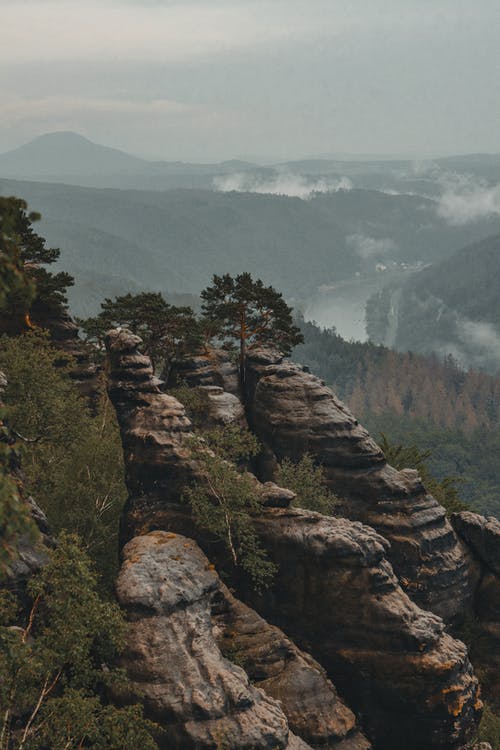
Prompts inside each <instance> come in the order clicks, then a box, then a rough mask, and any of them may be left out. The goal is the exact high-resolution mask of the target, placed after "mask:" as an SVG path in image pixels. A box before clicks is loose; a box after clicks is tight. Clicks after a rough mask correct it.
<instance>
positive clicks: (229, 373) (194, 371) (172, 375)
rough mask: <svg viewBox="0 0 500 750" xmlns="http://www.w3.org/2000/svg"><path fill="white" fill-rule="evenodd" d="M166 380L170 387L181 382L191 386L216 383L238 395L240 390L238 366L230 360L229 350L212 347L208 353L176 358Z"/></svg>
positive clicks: (228, 391)
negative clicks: (224, 350)
mask: <svg viewBox="0 0 500 750" xmlns="http://www.w3.org/2000/svg"><path fill="white" fill-rule="evenodd" d="M162 377H163V376H162ZM165 381H166V383H167V386H168V387H173V386H176V385H179V384H180V383H186V384H187V385H189V386H194V385H197V386H198V385H201V386H205V385H215V386H219V388H223V389H224V390H225V391H226V392H227V393H232V394H233V395H236V396H237V395H238V394H239V392H240V387H239V379H238V368H237V366H236V364H235V363H234V362H231V361H230V359H229V358H228V355H227V352H223V351H221V350H220V349H210V350H209V351H208V352H207V353H206V354H198V355H196V356H193V357H186V358H185V359H179V360H175V361H174V362H172V363H171V365H170V367H169V371H168V375H167V377H166V378H165Z"/></svg>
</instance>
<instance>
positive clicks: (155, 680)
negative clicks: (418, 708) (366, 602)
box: [117, 531, 369, 750]
mask: <svg viewBox="0 0 500 750" xmlns="http://www.w3.org/2000/svg"><path fill="white" fill-rule="evenodd" d="M123 558H124V560H123V565H122V569H121V572H120V575H119V577H118V581H117V595H118V599H119V601H120V603H121V605H122V607H123V608H124V609H125V611H126V612H127V614H128V618H129V623H130V624H129V630H128V648H127V649H126V651H125V654H124V657H123V666H124V667H125V668H126V670H127V672H128V675H129V677H130V679H131V682H132V686H133V688H134V689H135V690H139V691H140V694H141V696H142V700H143V702H144V706H145V710H146V713H147V715H148V716H149V717H150V718H151V719H153V720H155V721H156V722H158V723H159V724H160V726H161V727H162V729H163V732H162V734H161V735H160V736H159V737H158V743H159V746H160V748H172V747H178V748H182V749H183V750H190V748H192V749H193V750H203V749H204V748H206V749H207V750H213V749H214V748H216V747H224V748H227V749H228V750H233V748H234V749H235V750H236V749H237V750H243V749H248V750H250V749H251V750H281V749H282V748H283V749H285V748H288V749H289V750H307V748H309V750H310V745H308V744H306V743H305V742H304V741H303V740H301V739H299V738H298V737H297V736H295V735H294V734H292V732H290V729H289V724H288V721H287V718H286V715H285V713H286V703H287V698H288V703H290V700H291V701H292V703H293V707H292V711H291V713H292V715H293V718H294V719H295V723H297V724H298V725H299V726H303V725H304V718H305V717H304V706H303V707H302V709H301V707H300V706H299V705H297V704H296V703H295V702H293V699H294V698H295V697H297V695H300V689H301V687H302V690H306V689H307V688H308V687H309V686H310V685H311V683H312V684H313V685H314V687H315V688H316V690H317V691H318V692H319V693H321V696H322V697H323V699H324V705H320V702H319V700H318V698H317V697H315V696H314V695H310V696H308V698H306V700H308V702H309V705H311V709H312V711H313V712H314V711H315V712H316V719H317V723H316V725H314V723H312V726H313V731H312V734H314V730H316V735H315V736H319V738H320V740H321V741H322V743H321V744H322V747H325V748H328V747H333V745H328V744H325V737H326V739H327V740H328V737H327V736H326V729H329V730H331V731H332V733H333V731H334V730H339V728H340V733H341V736H342V737H344V736H345V734H346V728H350V729H351V730H352V729H353V726H354V717H353V715H352V714H351V712H350V711H349V710H348V709H347V708H345V707H344V706H343V705H342V704H340V701H338V698H337V697H336V695H335V693H334V691H333V688H331V686H330V683H328V681H327V680H326V678H325V676H324V674H323V672H322V671H321V669H320V668H319V666H318V665H315V664H314V662H313V661H312V660H309V661H307V660H306V658H305V657H302V656H301V655H300V652H298V649H294V647H293V646H292V645H291V644H290V642H289V641H288V640H287V639H285V638H284V636H283V634H281V633H279V631H277V630H274V633H273V635H274V636H275V637H276V642H275V643H274V644H270V643H269V642H268V643H266V644H264V645H265V646H267V650H266V651H265V653H264V651H263V650H262V649H259V648H258V647H255V646H253V649H252V648H243V647H242V651H241V658H245V659H246V660H247V661H248V660H250V659H251V658H252V657H251V654H252V653H254V654H255V657H254V669H255V671H258V670H260V672H259V674H260V677H261V678H262V675H263V674H264V675H266V676H269V673H274V677H275V679H276V680H277V681H279V680H280V678H281V688H282V691H283V697H284V699H285V700H284V702H283V706H282V705H280V703H279V702H278V701H277V700H275V699H274V698H273V697H270V696H271V695H272V693H273V691H272V685H269V687H270V688H271V689H270V690H266V691H265V692H264V690H261V689H259V688H258V687H256V686H255V685H254V684H252V683H251V682H250V680H249V676H248V675H247V674H246V672H245V671H244V670H243V669H242V668H241V667H239V666H237V665H236V664H234V663H233V662H232V661H230V660H229V659H227V658H225V657H224V656H223V655H222V653H221V650H220V648H219V645H218V644H217V640H216V632H217V631H218V630H220V629H221V627H220V626H221V622H224V625H223V630H224V632H226V630H227V626H228V624H229V620H231V627H234V628H235V629H236V631H238V630H239V629H240V627H241V624H242V622H244V623H245V624H246V625H247V631H248V626H249V624H250V627H251V629H252V632H254V633H255V632H258V631H259V630H260V631H262V629H263V628H264V629H265V627H266V626H265V624H264V623H263V622H262V621H261V620H260V618H258V617H257V615H255V614H254V613H251V611H249V610H248V609H247V608H243V605H240V606H239V607H238V605H237V603H236V602H235V600H234V598H233V597H232V596H231V594H230V593H229V592H228V590H227V589H226V588H225V587H224V586H223V585H222V584H221V581H220V579H219V577H218V575H217V573H216V572H215V571H214V569H213V565H211V564H210V563H209V561H208V560H207V558H206V557H205V555H204V554H203V553H202V552H201V550H200V549H199V547H198V546H197V545H196V544H195V543H194V542H193V541H192V540H190V539H187V538H186V537H182V536H177V535H175V534H172V533H167V532H161V531H157V532H152V533H150V534H148V535H145V536H138V537H135V538H134V539H133V540H132V541H130V542H129V543H128V544H127V545H126V546H125V548H124V550H123ZM214 609H217V611H218V614H217V615H215V616H214V613H213V612H214ZM228 612H229V613H231V612H233V613H234V612H236V614H235V616H234V617H233V618H231V617H230V615H229V617H228ZM214 619H215V620H216V621H217V623H218V625H216V626H215V627H214ZM221 637H222V639H223V640H224V636H221ZM268 640H269V639H268ZM280 647H281V652H280V650H279V649H280ZM287 649H288V651H287ZM288 652H289V655H290V659H292V660H293V659H295V660H296V661H297V662H298V663H299V667H298V669H296V670H295V671H290V668H289V666H288V665H285V664H283V663H282V662H284V660H285V656H286V655H288ZM280 656H281V660H280V658H279V657H280ZM300 667H302V674H300ZM299 676H300V679H301V682H300V680H299ZM290 681H295V685H293V686H291V685H290V684H288V683H289V682H290ZM260 684H263V681H262V679H261V680H260ZM291 687H293V688H294V693H295V695H294V696H293V697H292V698H291V699H290V698H289V696H288V692H289V691H290V688H291ZM276 690H277V687H276ZM276 690H275V691H274V692H276ZM121 697H122V699H123V698H124V696H123V694H122V696H121ZM304 697H305V696H304ZM306 705H307V704H306ZM318 708H320V709H321V710H320V712H319V716H318ZM284 709H285V710H284ZM335 709H336V713H337V715H335V714H334V711H335ZM329 710H331V711H332V715H330V714H329ZM335 719H336V720H337V722H338V725H336V724H335ZM337 738H338V737H337ZM335 747H338V748H342V750H365V749H366V748H368V747H369V745H368V743H367V742H366V741H364V740H363V738H362V737H361V736H360V735H359V734H358V733H356V735H355V736H353V738H352V740H348V741H347V744H345V743H343V744H335Z"/></svg>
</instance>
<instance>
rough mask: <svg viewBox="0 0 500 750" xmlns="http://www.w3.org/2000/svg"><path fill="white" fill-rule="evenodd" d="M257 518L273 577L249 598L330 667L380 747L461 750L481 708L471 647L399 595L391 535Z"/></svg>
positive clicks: (332, 521) (287, 515)
mask: <svg viewBox="0 0 500 750" xmlns="http://www.w3.org/2000/svg"><path fill="white" fill-rule="evenodd" d="M256 524H257V528H258V533H259V537H260V539H261V541H262V542H263V543H264V545H265V547H266V549H267V550H268V553H269V556H270V557H271V559H272V560H273V561H274V562H275V563H277V564H278V573H277V576H276V581H275V584H274V586H273V588H272V590H271V591H270V592H269V593H268V594H266V595H265V596H263V597H261V598H260V599H258V600H257V599H254V600H253V603H254V604H255V605H256V606H257V607H258V608H259V611H261V612H262V614H263V615H264V616H266V617H268V618H270V619H271V620H273V621H274V622H276V623H277V624H278V625H280V626H282V627H286V631H287V633H288V634H289V635H290V636H291V637H293V639H294V641H295V642H297V643H298V644H299V645H300V646H301V647H302V648H305V649H306V650H307V651H309V652H311V653H312V654H313V656H315V658H317V659H318V661H319V662H320V663H321V664H322V665H323V666H325V667H326V669H327V672H328V673H329V674H330V675H332V676H333V678H334V681H335V684H336V685H337V687H338V688H339V689H340V690H341V692H342V694H343V695H344V696H345V697H346V698H347V700H348V703H349V705H350V706H351V707H352V708H354V709H355V711H356V713H357V714H358V715H360V716H362V717H363V721H364V726H365V728H366V729H368V734H369V736H371V737H373V738H375V739H376V742H375V745H376V747H377V748H379V747H380V748H383V750H392V749H393V750H396V749H399V748H401V747H405V748H415V750H417V749H418V750H420V748H424V747H425V748H459V747H467V746H468V743H469V742H470V741H471V740H472V739H473V736H474V728H475V726H476V722H477V718H478V713H479V711H480V708H481V704H480V701H479V700H478V685H477V681H476V679H475V677H474V675H473V672H472V668H471V665H470V662H469V659H468V656H467V650H466V648H465V646H464V645H463V644H462V643H460V642H459V641H456V640H454V639H452V638H451V637H450V636H449V635H447V634H446V633H445V630H444V623H443V621H442V620H441V619H440V618H439V617H437V616H436V615H434V614H432V613H430V612H425V611H423V610H422V609H420V608H419V607H418V606H417V605H416V604H415V603H414V602H413V601H412V600H411V599H410V598H409V597H408V596H407V595H406V594H405V593H404V592H403V591H402V589H401V587H400V586H399V582H398V580H397V578H396V576H395V575H394V572H393V570H392V567H391V565H390V564H389V562H388V561H387V559H386V554H387V551H388V547H389V545H388V543H387V541H386V540H385V539H384V538H383V537H381V536H380V535H378V534H377V533H376V532H375V531H373V530H372V529H370V528H368V527H367V526H364V525H362V524H360V523H353V522H351V521H348V520H346V519H339V518H326V517H324V516H321V515H319V514H316V513H311V512H307V511H301V510H298V509H269V510H268V511H267V512H266V514H265V515H263V516H262V517H259V519H258V520H257V521H256Z"/></svg>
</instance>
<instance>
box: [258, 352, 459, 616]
mask: <svg viewBox="0 0 500 750" xmlns="http://www.w3.org/2000/svg"><path fill="white" fill-rule="evenodd" d="M246 401H247V416H248V419H249V421H250V425H251V427H252V429H253V430H254V431H255V432H256V434H257V435H258V437H259V438H260V439H261V440H262V441H263V442H264V443H265V445H266V446H267V447H268V448H270V449H271V450H272V452H273V453H274V455H275V456H276V457H277V458H278V460H281V459H283V458H285V457H289V458H291V459H298V458H300V456H301V455H302V454H303V453H304V452H306V451H307V452H309V453H311V454H312V455H313V456H314V458H315V459H316V461H317V462H318V463H320V464H321V465H322V466H323V467H324V471H325V476H326V478H327V481H328V484H329V486H330V488H331V489H332V490H333V492H335V494H337V495H338V496H339V497H340V498H342V502H341V505H340V507H339V509H338V510H337V512H338V513H339V514H341V515H345V516H346V517H348V518H351V519H353V520H360V521H362V522H363V523H366V524H368V525H370V526H372V527H373V528H374V529H376V530H377V531H378V532H379V533H380V534H381V535H382V536H384V537H385V538H386V539H387V540H388V541H390V543H391V546H390V548H389V550H388V553H387V554H388V557H389V559H390V561H391V563H392V564H393V566H394V570H395V571H396V573H397V575H398V577H399V580H400V582H401V585H402V586H403V588H404V589H405V590H406V591H407V592H408V593H409V594H411V596H412V597H413V598H414V599H415V601H416V602H418V603H419V604H420V605H421V606H422V607H424V608H426V609H430V610H432V611H433V612H435V613H437V614H439V615H440V616H442V617H443V618H444V619H445V620H446V621H447V622H453V621H454V620H456V619H457V618H460V617H462V616H463V614H464V613H465V612H467V611H469V610H470V608H471V605H472V589H473V586H472V584H471V581H470V579H469V575H468V568H467V564H466V559H465V556H464V554H463V550H462V547H461V545H460V542H459V540H458V537H457V535H456V534H455V532H454V531H453V528H452V527H451V525H450V523H449V522H448V520H447V519H446V516H445V511H444V509H443V508H442V507H441V506H440V505H439V504H438V503H437V502H436V500H435V499H434V498H433V497H432V496H431V495H429V494H428V493H427V492H426V490H425V487H424V486H423V485H422V482H421V480H420V478H419V476H418V474H417V472H415V471H412V470H404V471H396V470H395V469H393V468H392V467H391V466H389V465H388V464H387V462H386V461H385V458H384V455H383V453H382V451H381V450H380V448H379V447H378V446H377V444H376V443H375V441H374V440H373V439H372V438H371V437H370V435H369V434H368V432H367V431H366V430H365V429H364V428H363V427H362V426H361V425H360V424H359V423H358V421H357V419H355V417H354V416H353V415H352V414H351V412H350V411H349V409H348V408H347V407H346V406H345V405H344V404H343V403H342V402H341V401H339V400H338V399H337V398H336V397H335V395H334V394H333V393H332V391H331V390H330V389H329V388H327V387H326V386H325V384H324V382H322V381H321V380H319V379H318V378H317V377H315V376H314V375H311V374H310V373H309V372H308V371H307V368H302V367H300V366H298V365H295V364H292V363H290V362H287V361H285V360H283V358H282V357H280V356H279V355H274V354H272V353H270V352H269V351H257V352H253V353H251V354H250V356H249V358H248V366H247V394H246ZM266 466H267V467H272V462H271V461H267V463H266ZM262 478H266V479H272V476H265V477H262Z"/></svg>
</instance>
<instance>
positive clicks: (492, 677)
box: [451, 511, 500, 710]
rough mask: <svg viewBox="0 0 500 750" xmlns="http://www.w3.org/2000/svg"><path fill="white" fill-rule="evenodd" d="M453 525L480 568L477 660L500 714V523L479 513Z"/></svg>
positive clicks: (460, 515)
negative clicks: (478, 646)
mask: <svg viewBox="0 0 500 750" xmlns="http://www.w3.org/2000/svg"><path fill="white" fill-rule="evenodd" d="M451 522H452V524H453V527H454V528H455V530H456V532H457V533H458V534H459V535H460V537H461V538H462V539H463V541H464V543H465V544H466V545H467V546H468V548H469V549H470V551H471V552H472V558H473V564H474V563H475V565H477V566H478V568H479V580H478V585H477V589H476V594H475V607H474V614H475V617H476V619H477V622H478V625H479V636H476V637H478V638H479V639H480V641H481V643H480V648H479V649H476V651H478V653H477V655H476V657H477V661H478V666H479V667H481V670H482V673H483V675H484V682H485V688H486V691H487V697H488V700H489V701H491V703H492V704H493V705H495V706H496V708H497V710H500V521H499V520H498V519H497V518H493V517H489V518H485V517H484V516H480V515H478V514H477V513H471V512H470V511H463V512H462V513H454V514H453V516H452V518H451Z"/></svg>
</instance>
